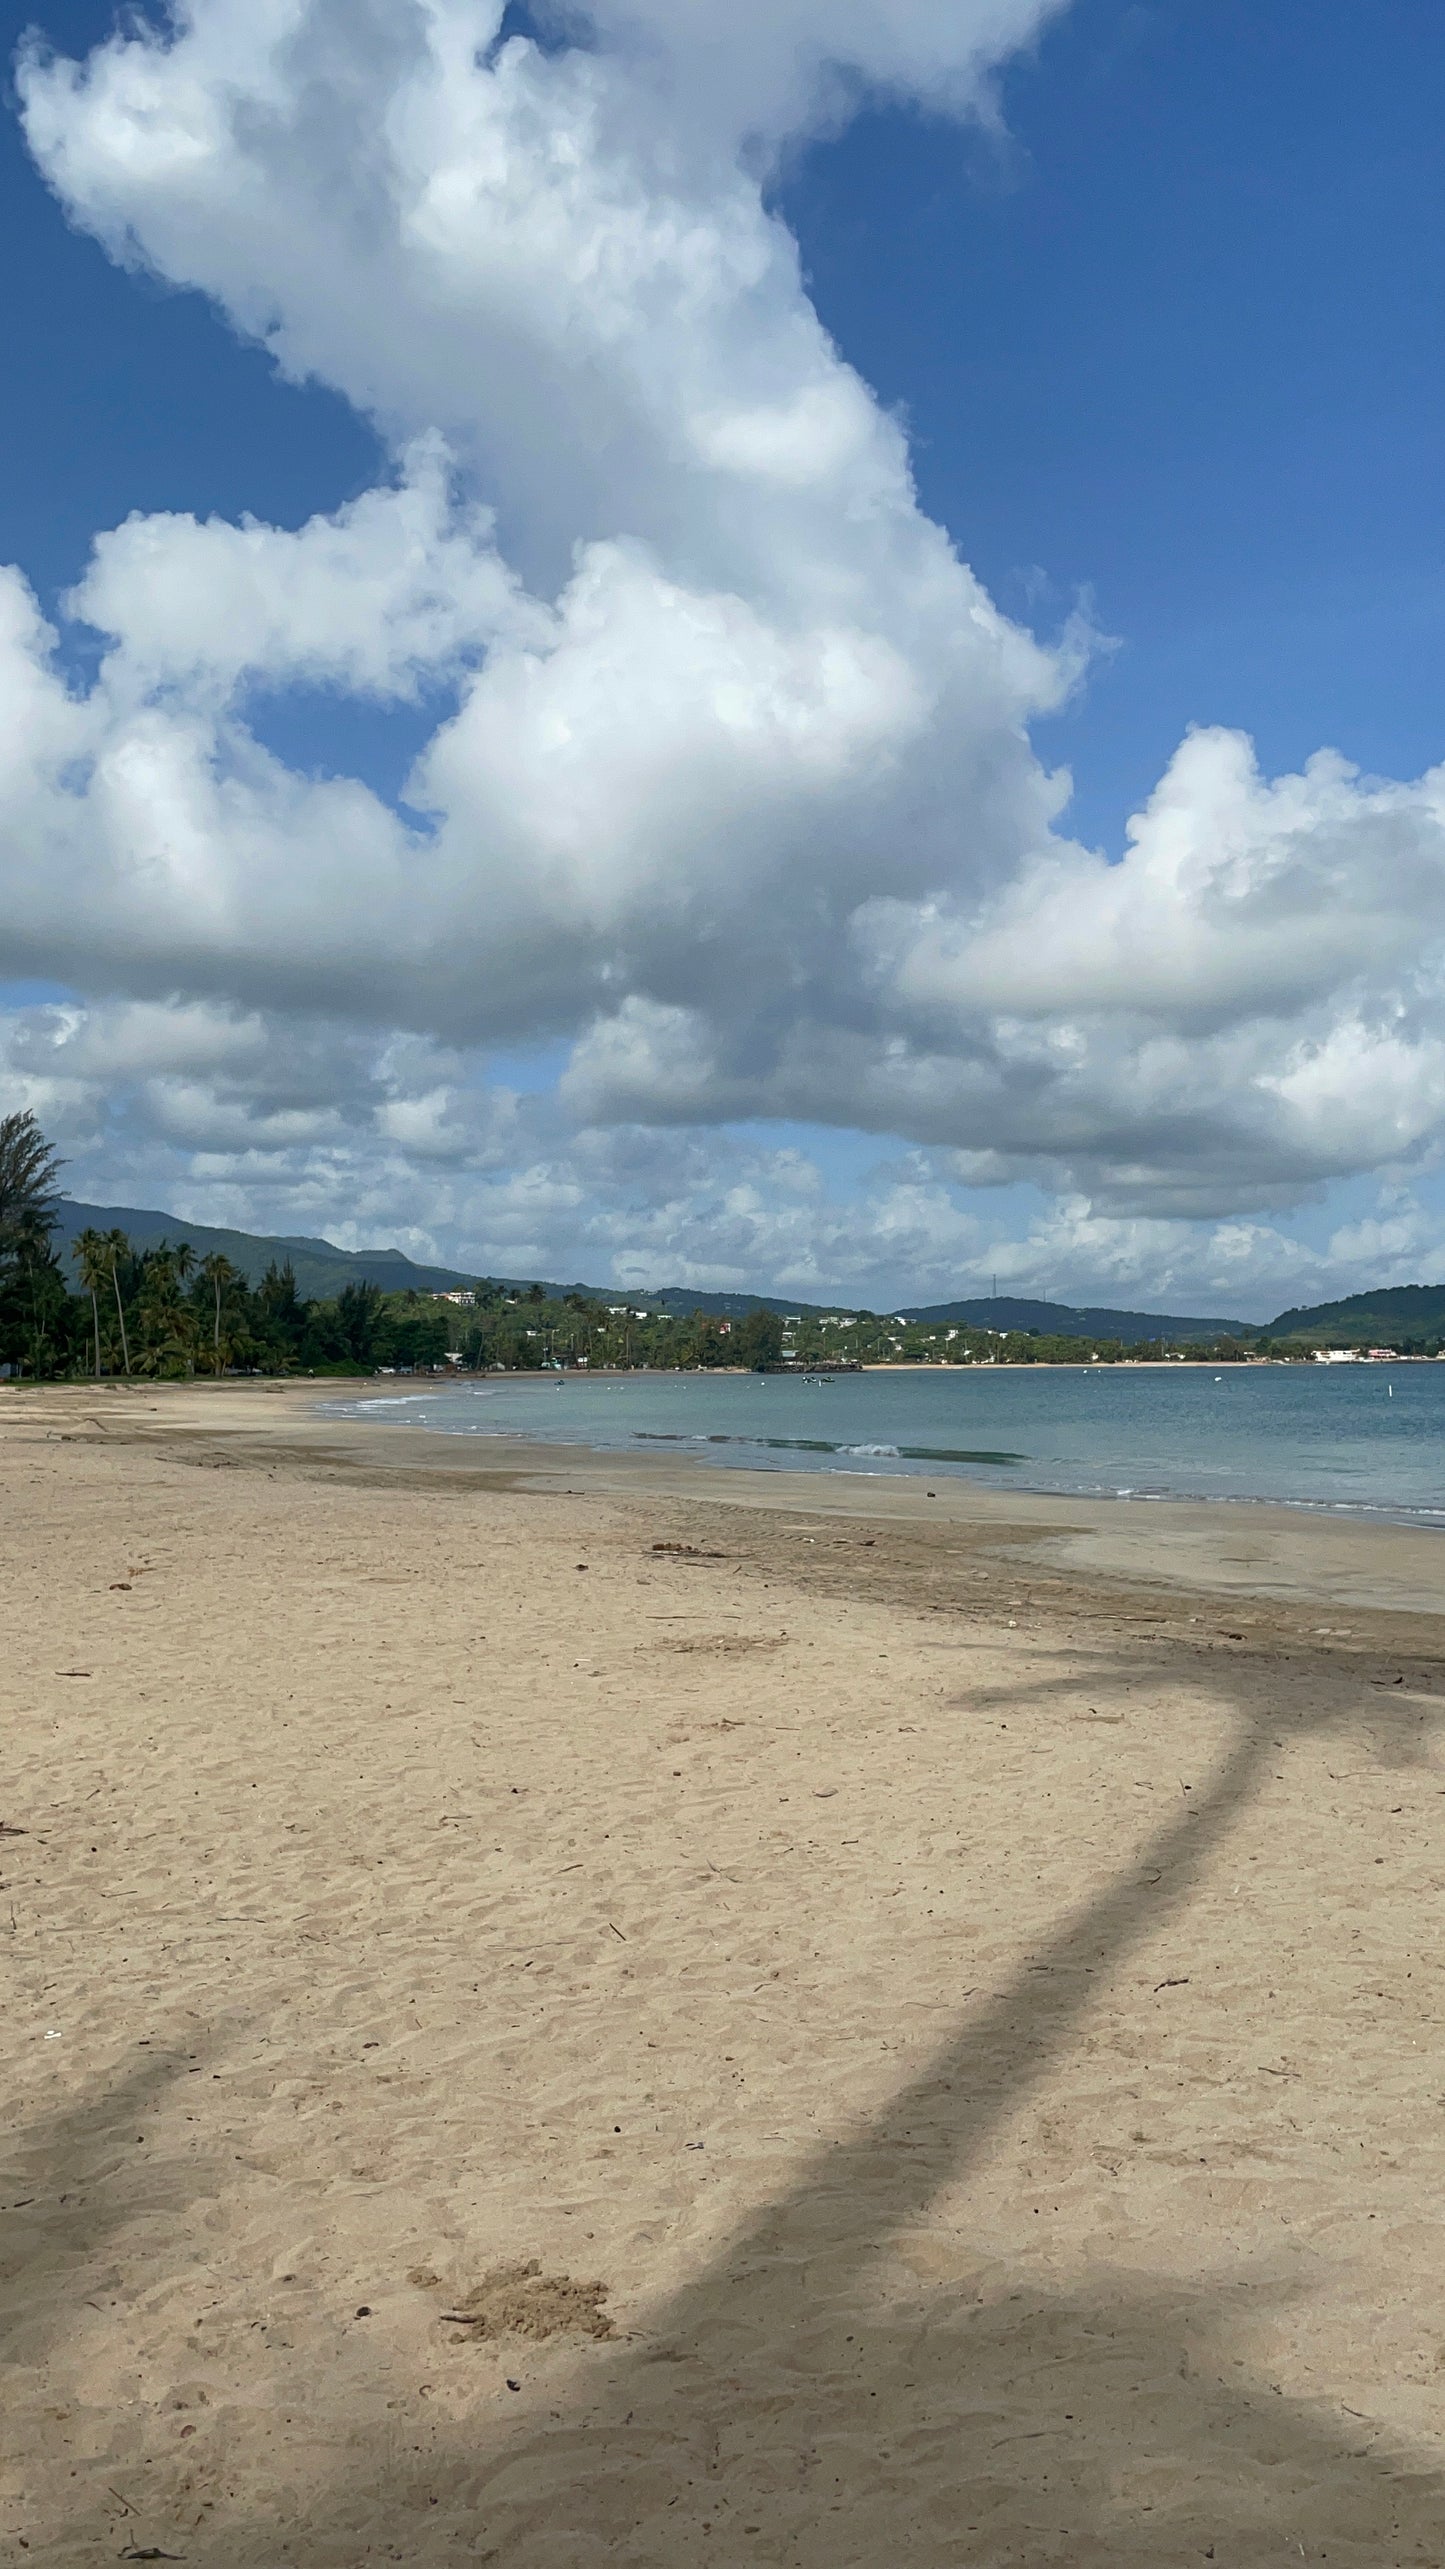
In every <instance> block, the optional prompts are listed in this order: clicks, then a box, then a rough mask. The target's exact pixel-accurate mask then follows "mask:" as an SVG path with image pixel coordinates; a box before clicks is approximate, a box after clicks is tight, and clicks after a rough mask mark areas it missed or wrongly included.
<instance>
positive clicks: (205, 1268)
mask: <svg viewBox="0 0 1445 2569" xmlns="http://www.w3.org/2000/svg"><path fill="white" fill-rule="evenodd" d="M201 1274H202V1275H203V1276H204V1278H205V1280H206V1283H207V1284H208V1285H209V1286H210V1288H211V1291H212V1293H213V1295H214V1296H215V1303H216V1325H215V1328H214V1331H213V1332H212V1337H211V1353H212V1356H213V1358H214V1360H215V1368H216V1373H217V1375H218V1376H219V1374H220V1371H221V1296H222V1295H223V1294H224V1293H225V1292H226V1291H227V1290H228V1288H229V1287H230V1286H231V1285H233V1284H235V1282H236V1280H237V1276H238V1274H239V1269H237V1268H235V1267H233V1266H232V1264H231V1261H230V1259H229V1258H227V1257H225V1256H223V1255H222V1252H221V1251H220V1250H219V1249H212V1251H211V1253H210V1255H209V1257H205V1258H202V1260H201Z"/></svg>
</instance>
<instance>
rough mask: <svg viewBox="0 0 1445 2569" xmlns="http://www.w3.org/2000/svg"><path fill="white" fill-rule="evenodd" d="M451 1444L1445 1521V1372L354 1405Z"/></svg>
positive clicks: (641, 1391) (1172, 1372)
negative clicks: (528, 1442)
mask: <svg viewBox="0 0 1445 2569" xmlns="http://www.w3.org/2000/svg"><path fill="white" fill-rule="evenodd" d="M336 1411H337V1412H338V1413H340V1414H344V1415H346V1416H351V1417H359V1416H365V1417H367V1418H371V1419H375V1420H377V1421H379V1422H381V1423H382V1424H385V1423H386V1422H387V1421H391V1422H392V1423H394V1424H396V1425H398V1426H406V1427H421V1428H425V1429H428V1430H430V1431H433V1432H434V1433H436V1434H439V1435H447V1436H508V1437H536V1438H537V1439H539V1440H541V1441H543V1442H547V1443H552V1444H568V1445H590V1446H596V1447H599V1448H601V1449H604V1450H607V1451H613V1452H622V1451H627V1452H632V1453H638V1452H647V1451H648V1450H652V1451H654V1452H657V1451H671V1452H675V1453H678V1454H685V1455H687V1456H688V1457H689V1458H691V1459H695V1460H697V1461H699V1462H704V1463H713V1464H717V1465H720V1466H724V1467H725V1466H727V1465H729V1464H732V1465H739V1464H740V1465H744V1466H746V1468H747V1469H748V1470H750V1471H789V1472H797V1471H816V1472H842V1473H847V1474H850V1475H856V1474H870V1473H871V1474H880V1475H894V1474H906V1475H912V1476H917V1475H919V1474H922V1475H925V1476H926V1477H927V1478H928V1479H929V1480H936V1479H937V1478H938V1477H939V1476H940V1475H941V1476H944V1477H947V1478H963V1479H967V1480H973V1481H980V1482H985V1483H988V1484H990V1485H992V1486H995V1487H998V1488H1004V1489H1026V1490H1055V1491H1063V1492H1067V1493H1070V1494H1073V1495H1088V1496H1093V1497H1115V1498H1133V1499H1147V1498H1195V1499H1198V1498H1208V1499H1257V1500H1271V1501H1274V1502H1276V1503H1280V1504H1284V1505H1286V1506H1296V1507H1317V1508H1333V1509H1342V1510H1345V1511H1347V1512H1348V1513H1350V1514H1352V1515H1362V1516H1366V1515H1368V1516H1374V1515H1382V1516H1389V1517H1395V1518H1402V1519H1406V1520H1408V1521H1410V1522H1412V1523H1432V1522H1439V1523H1441V1524H1442V1525H1445V1364H1416V1365H1409V1364H1404V1365H1348V1366H1346V1365H1332V1366H1324V1365H1277V1366H1276V1365H1270V1366H1233V1367H1229V1368H1226V1369H1224V1370H1222V1371H1220V1372H1219V1373H1217V1374H1216V1373H1213V1372H1211V1371H1210V1370H1209V1369H1208V1368H1198V1369H1196V1368H1192V1367H1191V1368H1189V1369H1187V1370H1186V1369H1185V1368H1183V1367H1180V1368H1178V1369H1177V1370H1176V1369H1174V1368H1172V1367H1159V1368H1157V1369H1150V1370H1147V1371H1146V1370H1139V1371H1137V1372H1136V1371H1133V1370H1129V1369H1126V1368H1123V1367H1118V1366H1102V1365H1096V1366H1079V1367H1073V1366H1037V1367H1035V1366H1027V1367H1025V1366H1008V1367H998V1368H994V1367H984V1366H973V1367H960V1368H959V1369H958V1370H957V1371H950V1372H936V1373H935V1372H918V1373H914V1372H910V1371H903V1370H901V1369H900V1370H898V1371H889V1372H885V1373H869V1374H835V1375H830V1376H827V1377H825V1378H824V1379H823V1380H822V1382H821V1383H819V1384H818V1385H817V1386H816V1387H815V1386H813V1385H811V1384H809V1383H808V1382H806V1381H804V1380H802V1379H800V1378H799V1377H797V1376H795V1375H784V1374H744V1375H737V1374H724V1375H705V1374H703V1375H699V1374H631V1375H624V1376H598V1377H596V1378H595V1379H592V1380H589V1379H588V1377H587V1376H586V1375H585V1374H580V1375H579V1374H567V1375H561V1376H543V1377H538V1376H535V1375H534V1376H527V1377H519V1376H510V1377H508V1376H500V1375H492V1376H489V1377H487V1378H485V1379H484V1380H482V1381H479V1382H474V1383H457V1384H442V1385H438V1386H437V1387H436V1388H435V1389H428V1390H425V1391H417V1392H412V1393H405V1392H401V1391H400V1389H399V1388H398V1390H397V1391H394V1392H388V1393H385V1394H380V1395H378V1396H376V1397H374V1398H370V1399H366V1400H361V1401H355V1402H348V1403H346V1404H344V1405H343V1404H340V1403H338V1404H336Z"/></svg>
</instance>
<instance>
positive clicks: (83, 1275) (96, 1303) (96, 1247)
mask: <svg viewBox="0 0 1445 2569" xmlns="http://www.w3.org/2000/svg"><path fill="white" fill-rule="evenodd" d="M75 1263H76V1265H77V1267H78V1268H79V1269H80V1281H81V1283H82V1284H83V1285H84V1287H85V1290H86V1292H87V1293H88V1294H89V1296H90V1318H91V1325H92V1328H93V1329H94V1332H95V1379H96V1381H97V1382H99V1380H100V1288H101V1286H102V1284H105V1283H107V1282H108V1281H109V1277H110V1250H109V1248H108V1246H107V1244H106V1241H105V1239H104V1237H103V1236H102V1234H101V1233H100V1232H99V1231H94V1230H86V1231H82V1232H81V1233H80V1235H79V1237H78V1239H77V1240H76V1243H75Z"/></svg>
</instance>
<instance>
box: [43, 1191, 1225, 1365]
mask: <svg viewBox="0 0 1445 2569" xmlns="http://www.w3.org/2000/svg"><path fill="white" fill-rule="evenodd" d="M55 1228H56V1239H57V1243H58V1245H59V1246H60V1247H61V1248H62V1249H64V1250H66V1251H69V1250H70V1249H71V1247H72V1245H73V1243H74V1241H75V1238H76V1235H77V1234H78V1233H79V1232H81V1231H86V1230H96V1231H124V1232H125V1233H126V1235H127V1237H128V1238H129V1239H131V1240H133V1241H134V1242H135V1245H136V1247H137V1248H138V1249H154V1248H159V1247H160V1246H161V1245H162V1243H163V1242H166V1241H169V1242H171V1243H172V1244H174V1243H176V1242H178V1241H181V1240H188V1241H189V1242H190V1244H191V1246H192V1248H193V1249H194V1250H195V1251H196V1253H197V1255H198V1256H200V1257H208V1256H210V1255H212V1254H213V1253H215V1254H218V1255H220V1256H221V1257H225V1258H229V1259H230V1261H231V1264H232V1266H233V1267H235V1268H236V1269H237V1270H238V1272H239V1273H240V1274H241V1275H243V1276H244V1277H245V1278H246V1280H247V1282H248V1284H253V1285H254V1284H259V1283H260V1281H261V1278H262V1276H263V1275H264V1274H265V1272H266V1269H267V1268H268V1267H269V1266H270V1265H272V1264H273V1263H274V1264H276V1265H277V1266H280V1265H284V1263H285V1262H286V1260H287V1259H288V1258H289V1260H290V1262H291V1266H292V1268H293V1270H294V1272H295V1277H296V1284H297V1289H298V1291H299V1292H300V1293H302V1294H303V1295H306V1296H307V1297H309V1298H312V1299H320V1298H323V1297H329V1296H331V1295H333V1294H338V1293H340V1292H341V1291H342V1289H343V1288H344V1287H345V1286H346V1285H348V1284H363V1283H365V1284H374V1285H379V1286H380V1287H381V1289H382V1290H383V1292H387V1293H402V1292H406V1291H408V1290H410V1291H412V1292H415V1293H455V1292H460V1291H463V1290H465V1288H466V1287H468V1286H469V1285H473V1284H475V1283H476V1282H477V1281H478V1278H477V1276H476V1275H475V1274H474V1273H463V1272H462V1271H461V1270H460V1269H459V1268H456V1267H440V1266H427V1265H425V1264H423V1263H421V1262H419V1261H418V1260H417V1259H415V1258H409V1257H407V1256H406V1254H405V1252H404V1251H403V1250H401V1249H338V1248H337V1247H336V1245H335V1243H334V1242H333V1241H331V1240H319V1239H312V1238H309V1237H308V1236H307V1235H306V1234H304V1233H300V1232H295V1233H291V1232H278V1233H274V1234H271V1233H264V1232H254V1231H232V1230H227V1229H224V1228H221V1227H219V1226H217V1225H216V1224H214V1223H208V1222H189V1221H186V1220H183V1219H182V1217H181V1216H180V1215H179V1214H176V1213H157V1212H155V1211H154V1210H152V1209H150V1208H147V1207H144V1206H140V1205H134V1204H83V1203H80V1202H79V1201H77V1199H75V1198H74V1197H70V1196H67V1197H65V1198H63V1199H62V1202H61V1204H60V1208H59V1212H58V1216H57V1220H56V1226H55ZM492 1281H493V1282H495V1283H497V1284H500V1285H502V1286H504V1287H506V1288H507V1289H509V1290H510V1289H516V1290H518V1291H520V1290H522V1289H523V1287H524V1286H525V1284H526V1283H528V1282H530V1281H531V1279H530V1278H524V1277H517V1276H496V1277H494V1278H493V1279H492ZM538 1281H539V1282H541V1283H543V1288H544V1291H546V1292H547V1293H548V1294H549V1295H561V1294H564V1293H580V1294H585V1295H587V1296H588V1297H589V1298H590V1299H592V1300H594V1301H597V1302H604V1303H614V1304H620V1303H629V1304H631V1305H632V1306H633V1308H634V1309H636V1310H639V1311H641V1310H647V1311H666V1312H671V1313H673V1314H674V1315H675V1316H678V1317H682V1316H690V1315H691V1314H692V1313H693V1312H694V1311H702V1312H706V1313H707V1314H708V1316H709V1317H710V1318H713V1319H730V1318H738V1317H740V1316H741V1315H742V1314H743V1313H744V1312H748V1311H757V1310H759V1309H761V1310H763V1311H776V1312H778V1313H780V1314H782V1315H783V1316H784V1317H786V1316H787V1315H788V1314H789V1313H796V1314H797V1315H798V1316H799V1317H800V1318H805V1317H806V1318H813V1317H816V1316H818V1315H820V1314H822V1313H824V1312H837V1313H839V1314H840V1316H843V1317H848V1316H850V1315H851V1314H852V1313H853V1312H855V1311H856V1310H857V1309H858V1306H857V1305H856V1304H850V1303H845V1302H802V1301H800V1300H799V1299H798V1297H797V1295H796V1294H789V1295H783V1294H767V1293H708V1292H704V1291H700V1290H698V1289H696V1288H694V1287H693V1286H691V1285H665V1286H663V1287H661V1288H660V1289H658V1290H651V1291H649V1290H644V1289H642V1288H640V1287H638V1286H636V1285H618V1284H610V1285H584V1284H571V1285H562V1284H553V1283H546V1282H545V1280H544V1279H541V1278H539V1279H538ZM892 1314H896V1315H897V1316H898V1317H900V1318H903V1319H908V1320H922V1321H934V1322H938V1323H945V1324H946V1323H949V1322H953V1323H962V1324H965V1325H970V1326H972V1327H974V1328H979V1329H1036V1330H1040V1331H1044V1332H1047V1333H1049V1334H1052V1335H1055V1336H1060V1337H1090V1338H1124V1339H1145V1338H1156V1339H1164V1338H1191V1337H1203V1338H1218V1337H1242V1336H1253V1335H1254V1334H1255V1330H1256V1327H1257V1324H1253V1323H1250V1322H1246V1321H1238V1320H1189V1319H1178V1318H1176V1317H1174V1316H1173V1315H1172V1314H1170V1313H1166V1312H1157V1311H1110V1310H1105V1309H1094V1308H1089V1309H1075V1308H1074V1307H1072V1306H1071V1305H1068V1304H1064V1303H1055V1302H1030V1301H1024V1300H1020V1299H1018V1298H1016V1297H1014V1296H1011V1295H1008V1294H999V1295H988V1296H985V1297H983V1298H982V1299H977V1300H974V1301H969V1302H946V1303H930V1304H927V1305H906V1304H902V1303H893V1304H890V1305H888V1306H886V1312H885V1316H888V1315H892Z"/></svg>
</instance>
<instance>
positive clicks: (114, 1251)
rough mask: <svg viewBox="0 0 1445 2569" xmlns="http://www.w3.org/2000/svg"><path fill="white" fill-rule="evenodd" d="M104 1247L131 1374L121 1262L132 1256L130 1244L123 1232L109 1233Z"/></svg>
mask: <svg viewBox="0 0 1445 2569" xmlns="http://www.w3.org/2000/svg"><path fill="white" fill-rule="evenodd" d="M103 1246H104V1247H105V1249H106V1251H107V1252H108V1254H109V1258H110V1280H111V1283H112V1285H113V1286H114V1288H115V1309H116V1317H117V1319H118V1320H119V1322H120V1352H121V1357H122V1360H123V1362H124V1365H125V1369H126V1372H127V1373H129V1372H130V1340H129V1339H128V1338H127V1336H126V1334H125V1304H124V1303H123V1302H122V1300H121V1294H120V1262H121V1259H122V1258H129V1256H130V1254H131V1248H130V1242H129V1240H128V1239H127V1238H126V1235H125V1233H124V1232H123V1231H107V1232H106V1233H105V1236H104V1241H103Z"/></svg>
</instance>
